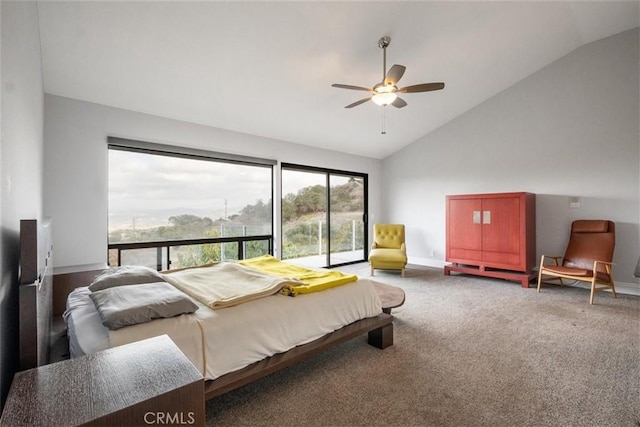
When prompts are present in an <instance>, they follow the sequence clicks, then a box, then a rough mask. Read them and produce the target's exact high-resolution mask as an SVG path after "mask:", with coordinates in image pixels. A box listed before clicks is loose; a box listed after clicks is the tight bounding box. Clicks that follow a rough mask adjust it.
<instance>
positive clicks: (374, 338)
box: [20, 220, 393, 400]
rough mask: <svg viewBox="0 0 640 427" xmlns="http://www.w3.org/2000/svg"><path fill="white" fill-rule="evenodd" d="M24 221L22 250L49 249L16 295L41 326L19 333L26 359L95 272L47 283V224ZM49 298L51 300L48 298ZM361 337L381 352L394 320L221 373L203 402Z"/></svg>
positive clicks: (366, 323) (372, 322) (361, 323)
mask: <svg viewBox="0 0 640 427" xmlns="http://www.w3.org/2000/svg"><path fill="white" fill-rule="evenodd" d="M28 221H29V224H28V227H29V232H28V233H27V232H25V234H28V236H26V235H25V240H24V241H23V240H22V238H21V246H23V247H24V251H26V252H28V253H39V252H38V251H37V250H35V251H34V246H33V245H34V244H37V242H38V241H46V242H47V245H48V246H47V247H48V248H49V249H48V251H47V252H48V255H47V258H46V259H47V261H46V262H45V265H46V266H47V269H46V272H47V273H46V274H43V277H45V278H46V280H43V281H42V282H41V285H40V286H37V287H36V286H35V284H33V285H34V286H33V287H32V288H30V290H29V292H25V295H27V294H28V295H29V296H28V297H26V298H24V301H23V298H22V292H21V298H20V311H21V318H22V313H23V312H24V314H25V315H27V316H30V318H32V319H36V318H37V321H38V322H37V323H36V322H33V324H37V325H42V326H38V330H37V334H36V335H37V340H36V339H34V337H35V336H36V335H34V332H33V331H28V333H27V331H25V333H24V334H23V331H22V329H21V330H20V353H21V356H20V358H21V360H22V353H23V345H24V348H25V356H27V355H28V353H29V352H28V351H27V350H31V349H32V348H33V347H34V345H33V343H34V342H37V343H38V344H37V348H38V350H39V352H43V351H44V350H43V349H48V348H49V346H50V345H51V338H50V337H49V335H50V331H51V319H52V314H53V315H54V316H56V315H60V314H61V312H59V311H60V308H61V307H64V304H65V302H64V301H66V298H67V296H68V294H69V292H71V290H73V289H74V288H76V287H79V286H87V285H88V284H89V283H90V282H91V280H92V279H93V277H95V276H96V274H97V273H98V271H96V270H93V271H88V272H87V271H85V272H77V273H66V274H63V275H56V276H55V277H53V280H51V274H50V272H51V269H52V268H51V264H52V263H51V255H52V251H51V244H50V242H51V235H50V233H51V226H50V223H49V224H47V225H46V227H45V226H43V227H40V230H38V226H37V224H36V223H35V220H28ZM31 221H33V222H31ZM34 230H38V231H37V233H35V234H36V235H35V236H34ZM40 233H43V234H40ZM21 235H22V232H21ZM41 252H42V251H41ZM43 262H44V261H43ZM36 264H37V263H27V264H24V263H22V268H23V269H24V268H27V269H29V270H31V271H30V272H29V274H33V266H34V265H36ZM24 275H25V274H24V271H23V276H24ZM29 277H31V276H29ZM21 287H22V285H21ZM56 288H57V289H56ZM36 291H37V292H36ZM35 294H37V298H35V297H33V295H35ZM52 295H53V300H52V298H51V296H52ZM23 303H24V307H23ZM52 306H53V307H54V309H52ZM23 323H24V322H23V321H22V319H21V325H22V324H23ZM365 333H368V342H369V344H371V345H373V346H375V347H378V348H380V349H384V348H387V347H389V346H391V345H393V316H391V315H390V314H387V313H381V314H379V315H378V316H375V317H371V318H367V319H362V320H358V321H356V322H354V323H351V324H349V325H346V326H344V327H342V328H340V329H338V330H337V331H334V332H332V333H329V334H327V335H324V336H323V337H320V338H319V339H317V340H315V341H312V342H310V343H307V344H303V345H300V346H297V347H294V348H293V349H291V350H289V351H286V352H284V353H279V354H275V355H273V356H271V357H267V358H265V359H263V360H261V361H259V362H256V363H253V364H252V365H249V366H247V367H245V368H243V369H240V370H238V371H235V372H231V373H229V374H226V375H223V376H221V377H219V378H217V379H215V380H211V381H207V382H206V383H205V398H206V399H207V400H208V399H211V398H214V397H216V396H219V395H221V394H224V393H226V392H228V391H231V390H234V389H236V388H239V387H242V386H244V385H246V384H249V383H251V382H253V381H256V380H258V379H260V378H262V377H264V376H267V375H269V374H271V373H273V372H276V371H279V370H281V369H284V368H286V367H288V366H291V365H293V364H295V363H298V362H300V361H302V360H305V359H307V358H309V357H312V356H314V355H316V354H318V353H321V352H323V351H325V350H327V349H329V348H332V347H335V346H337V345H339V344H341V343H343V342H346V341H349V340H351V339H353V338H356V337H358V336H361V335H363V334H365ZM47 362H48V357H47V353H43V354H42V355H41V356H40V357H39V358H38V360H37V362H30V363H28V364H25V365H24V366H22V369H28V368H31V367H35V366H39V365H41V364H45V363H47ZM29 365H32V366H29Z"/></svg>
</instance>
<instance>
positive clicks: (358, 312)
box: [65, 279, 382, 380]
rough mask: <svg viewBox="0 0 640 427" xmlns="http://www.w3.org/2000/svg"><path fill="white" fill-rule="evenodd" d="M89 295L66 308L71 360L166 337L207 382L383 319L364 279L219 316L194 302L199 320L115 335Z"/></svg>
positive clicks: (159, 323)
mask: <svg viewBox="0 0 640 427" xmlns="http://www.w3.org/2000/svg"><path fill="white" fill-rule="evenodd" d="M87 292H88V291H87V290H85V289H83V288H79V289H76V290H75V291H73V292H72V293H71V294H70V295H69V299H68V303H67V304H68V309H67V313H66V314H65V318H66V319H67V322H68V324H69V334H70V348H71V355H72V356H73V357H76V356H79V355H82V354H87V353H91V352H94V351H98V350H101V349H104V348H108V347H115V346H118V345H123V344H127V343H130V342H133V341H138V340H141V339H144V338H149V337H153V336H156V335H161V334H167V335H169V337H171V338H172V339H173V341H174V342H175V343H176V345H177V346H178V347H180V349H181V350H182V351H183V352H184V353H185V355H186V356H187V357H188V358H189V359H190V360H191V362H192V363H193V364H194V365H195V366H196V367H197V368H198V369H200V371H201V372H202V374H203V375H204V377H205V379H208V380H211V379H215V378H218V377H220V376H222V375H224V374H227V373H229V372H233V371H236V370H238V369H242V368H244V367H245V366H247V365H250V364H251V363H254V362H257V361H259V360H262V359H264V358H265V357H269V356H272V355H274V354H276V353H281V352H284V351H287V350H290V349H292V348H293V347H295V346H297V345H301V344H305V343H308V342H311V341H313V340H315V339H317V338H320V337H321V336H323V335H326V334H327V333H330V332H333V331H335V330H337V329H340V328H341V327H343V326H345V325H347V324H349V323H353V322H355V321H356V320H359V319H363V318H367V317H373V316H377V315H378V314H380V313H382V308H381V303H380V299H379V298H378V295H377V293H376V292H375V290H374V288H373V285H372V283H371V281H370V280H368V279H361V280H358V281H357V282H353V283H349V284H346V285H342V286H338V287H335V288H332V289H327V290H325V291H321V292H314V293H310V294H303V295H298V296H296V297H288V296H284V295H280V294H277V295H273V296H269V297H265V298H262V299H259V300H256V301H251V302H247V303H244V304H241V305H238V306H235V307H230V308H225V309H221V310H215V311H214V310H211V309H209V308H207V307H206V306H205V305H204V304H201V303H199V302H196V303H197V304H198V306H199V307H200V308H199V309H198V311H196V312H195V313H193V314H188V315H182V316H178V317H175V318H171V319H159V320H154V321H152V322H149V323H143V324H139V325H135V326H128V327H124V328H121V329H118V330H115V331H111V330H108V329H107V328H105V327H104V326H102V324H101V320H100V316H99V315H98V313H97V311H96V310H95V307H94V306H93V303H92V301H91V299H90V298H89V296H88V293H87ZM87 301H88V302H87ZM105 335H106V341H105Z"/></svg>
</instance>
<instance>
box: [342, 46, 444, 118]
mask: <svg viewBox="0 0 640 427" xmlns="http://www.w3.org/2000/svg"><path fill="white" fill-rule="evenodd" d="M389 43H391V38H390V37H382V38H381V39H380V40H378V47H379V48H381V49H382V50H383V58H382V81H381V82H380V83H378V84H377V85H375V86H374V87H373V88H368V87H362V86H352V85H345V84H340V83H334V84H332V85H331V86H332V87H337V88H340V89H351V90H363V91H366V92H371V95H370V96H368V97H366V98H364V99H361V100H360V101H356V102H354V103H353V104H349V105H347V106H346V107H344V108H353V107H357V106H358V105H360V104H364V103H365V102H367V101H369V100H371V101H373V102H375V103H376V104H378V105H381V106H383V107H386V106H387V105H393V106H394V107H396V108H403V107H406V106H407V103H406V102H405V101H404V100H403V99H402V98H400V97H399V96H398V94H399V93H416V92H430V91H432V90H440V89H443V88H444V83H422V84H417V85H411V86H405V87H403V88H398V86H397V84H398V81H399V80H400V79H401V78H402V75H403V74H404V71H405V69H406V67H405V66H403V65H398V64H395V65H393V66H392V67H391V68H389V71H388V72H387V47H388V46H389Z"/></svg>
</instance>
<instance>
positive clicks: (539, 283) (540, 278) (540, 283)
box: [538, 266, 542, 292]
mask: <svg viewBox="0 0 640 427" xmlns="http://www.w3.org/2000/svg"><path fill="white" fill-rule="evenodd" d="M541 286H542V266H540V271H539V272H538V292H540V287H541Z"/></svg>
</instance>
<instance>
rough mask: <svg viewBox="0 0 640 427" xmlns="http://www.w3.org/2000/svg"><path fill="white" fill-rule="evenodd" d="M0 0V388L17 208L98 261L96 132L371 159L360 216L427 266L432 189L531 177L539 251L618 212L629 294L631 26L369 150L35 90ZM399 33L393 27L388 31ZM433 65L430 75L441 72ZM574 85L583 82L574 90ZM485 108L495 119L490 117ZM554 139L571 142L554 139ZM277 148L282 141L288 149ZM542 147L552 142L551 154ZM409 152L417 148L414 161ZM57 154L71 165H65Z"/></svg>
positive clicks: (436, 252) (72, 250)
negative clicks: (390, 149)
mask: <svg viewBox="0 0 640 427" xmlns="http://www.w3.org/2000/svg"><path fill="white" fill-rule="evenodd" d="M5 3H7V2H3V5H2V32H3V37H2V49H3V57H2V68H3V70H2V77H3V92H2V105H3V106H2V134H3V140H2V170H1V172H2V186H3V187H2V205H1V206H2V227H3V239H2V258H1V260H0V262H1V263H2V264H1V267H2V270H1V271H2V277H3V279H2V292H1V293H0V294H1V295H2V300H1V304H2V305H1V312H2V320H1V330H0V334H1V335H0V339H1V341H2V354H1V359H0V362H1V365H2V383H1V386H2V392H3V396H4V395H5V394H6V392H7V390H8V386H9V381H10V378H11V375H12V366H13V365H14V363H15V354H14V353H13V352H12V343H14V342H15V334H16V326H15V310H14V309H13V308H12V307H13V306H14V305H13V304H12V301H13V299H14V298H15V293H14V291H13V290H12V288H11V286H10V284H11V283H14V282H15V279H14V278H15V277H17V259H16V258H17V252H16V238H17V229H18V221H19V219H21V218H28V217H35V218H41V217H43V216H52V217H54V218H55V230H54V232H55V233H56V234H55V237H54V241H55V244H56V250H57V253H58V254H59V255H58V258H57V259H56V260H55V263H56V264H55V265H56V267H61V268H64V267H71V266H82V265H94V264H96V263H101V262H103V259H104V251H105V248H106V233H105V231H104V230H105V229H106V197H105V196H104V195H105V191H106V181H105V180H104V179H102V178H100V177H103V176H105V173H102V172H100V173H98V172H96V171H101V170H105V169H104V166H103V165H104V156H106V153H105V152H104V150H103V147H104V140H105V138H106V136H108V135H115V136H125V137H137V138H143V139H146V140H151V141H161V142H174V143H182V144H184V145H188V146H199V145H200V144H203V142H202V141H204V140H207V141H209V140H211V141H219V142H217V143H216V146H215V147H213V149H215V150H218V151H225V150H231V149H232V148H233V151H234V152H242V153H243V154H248V155H251V154H254V155H255V154H256V153H260V155H261V156H263V157H270V158H278V160H280V161H288V162H292V163H299V164H313V165H316V166H322V167H331V168H336V169H343V170H357V171H361V172H365V173H368V174H369V177H370V181H369V186H370V200H369V212H370V214H371V215H372V219H373V220H374V221H375V220H377V219H381V220H393V221H397V222H403V223H405V224H407V227H408V229H410V230H411V231H410V232H409V233H408V236H407V244H408V247H409V248H410V252H409V255H410V258H411V262H412V263H415V264H422V265H435V266H438V265H439V264H442V263H443V262H444V257H443V250H444V231H443V230H444V195H446V194H455V193H461V192H464V193H470V192H494V191H503V190H504V191H511V190H513V191H531V192H534V193H537V194H539V198H538V204H539V205H538V218H539V219H538V221H539V222H538V236H537V240H538V253H539V254H540V253H549V252H552V253H555V252H561V251H562V246H563V244H564V242H565V239H566V230H567V228H568V224H569V223H570V221H571V220H572V219H576V218H581V217H606V218H610V219H612V220H614V221H616V222H617V223H618V224H620V227H619V241H618V245H617V248H616V251H617V252H616V260H615V261H616V263H617V267H616V271H620V277H619V278H618V279H617V280H618V281H619V282H621V285H622V286H626V287H627V288H628V289H629V292H633V291H634V290H635V292H636V293H637V289H638V284H637V281H636V280H635V279H634V278H633V276H632V272H633V268H634V266H635V262H636V260H637V255H638V254H637V252H638V247H639V246H640V243H639V242H640V227H639V223H640V213H639V212H640V202H639V200H640V184H639V183H638V182H639V180H640V179H639V177H640V157H639V154H638V152H639V149H640V147H639V142H638V140H639V137H638V65H637V64H638V48H637V42H638V41H637V40H638V36H637V29H636V30H631V32H623V33H622V34H618V35H613V34H612V37H610V38H605V39H603V40H600V41H594V42H593V43H587V44H586V45H584V46H582V47H578V48H577V49H576V50H575V51H567V56H564V57H562V58H559V59H558V61H557V62H551V63H549V64H545V65H546V66H545V67H544V68H542V69H540V70H538V69H532V70H530V71H529V72H528V73H529V74H530V75H529V76H526V75H525V76H523V77H522V79H520V81H514V82H512V84H513V85H512V86H509V87H505V90H504V91H502V92H500V93H499V94H497V95H496V96H494V97H492V98H490V99H488V100H486V101H485V102H483V103H482V104H480V105H478V106H476V107H474V108H472V109H470V110H469V111H467V112H464V113H462V114H461V115H459V116H458V117H457V118H455V119H453V120H451V121H449V122H447V123H446V124H443V125H442V126H440V127H438V128H437V129H435V130H434V131H433V132H431V133H429V134H427V135H425V136H418V137H416V138H415V139H414V140H415V142H414V143H413V144H411V145H409V146H407V147H406V148H404V149H401V150H399V151H397V152H395V153H393V154H391V153H387V154H386V155H384V156H382V157H375V156H374V157H370V156H358V155H354V154H346V153H342V154H340V153H336V152H335V151H329V150H323V149H320V148H310V147H309V146H306V145H301V144H292V143H289V142H285V141H283V140H276V139H266V138H261V137H257V136H253V135H248V134H246V133H238V132H232V131H226V130H222V129H218V128H214V127H209V126H203V125H197V124H193V123H187V122H185V121H178V120H172V119H167V118H162V117H159V116H153V115H149V114H143V113H139V112H134V111H130V110H127V109H119V108H113V107H108V106H104V105H98V104H96V103H89V102H85V101H81V100H77V99H71V98H73V97H64V96H58V95H56V94H54V93H48V92H46V88H45V87H44V82H43V77H42V74H43V73H45V77H46V72H47V70H46V69H44V70H43V69H42V65H41V58H40V51H41V46H40V44H41V41H40V39H39V35H38V33H39V28H38V18H37V7H36V6H35V5H34V4H29V3H26V2H25V3H24V4H23V5H22V6H20V7H15V6H14V5H10V4H5ZM636 10H637V9H636ZM637 25H638V24H637V11H636V16H635V24H634V25H632V26H630V27H628V28H624V29H623V30H628V29H631V28H633V27H636V26H637ZM374 29H375V33H374V32H373V31H371V34H374V36H373V39H372V40H371V41H367V42H366V43H369V44H370V45H371V47H369V44H367V45H360V44H358V45H357V46H356V45H355V44H352V43H351V42H350V43H345V46H344V49H345V51H346V52H349V51H350V50H353V49H358V50H362V51H363V55H365V56H366V57H367V60H368V61H370V63H371V67H373V68H374V71H377V70H378V66H379V61H380V53H379V51H378V49H377V47H376V46H375V42H376V40H377V38H378V37H379V36H380V35H381V34H380V32H381V31H382V30H381V29H379V28H378V29H376V28H374ZM382 29H385V28H384V27H382ZM623 30H621V31H623ZM633 31H635V33H634V32H633ZM369 38H370V37H369ZM397 40H400V39H394V41H397ZM319 44H320V45H322V43H319ZM576 47H577V46H576ZM320 52H322V50H320ZM401 52H402V47H401V44H400V42H399V41H398V44H394V45H392V47H391V48H390V50H389V57H390V61H392V62H393V61H394V58H398V57H399V56H400V54H401ZM394 55H396V56H394ZM415 61H416V59H414V57H413V55H409V56H408V57H407V58H406V59H403V60H402V61H401V60H399V59H398V61H397V62H400V63H404V64H405V65H407V66H408V70H409V71H411V66H412V63H415ZM368 68H369V66H368V65H367V66H365V65H362V68H361V69H360V70H354V75H353V83H358V82H359V81H360V80H359V76H362V75H366V74H365V73H366V72H368ZM356 71H357V72H356ZM341 77H345V78H346V76H343V75H340V74H339V75H337V76H335V77H333V76H331V77H330V79H329V81H328V82H327V84H326V85H325V86H326V90H327V94H326V96H331V97H332V100H333V102H335V104H336V105H335V111H334V113H335V114H342V113H344V112H343V111H342V107H343V106H344V105H345V104H346V103H347V102H350V101H349V100H350V98H349V96H348V95H349V94H348V93H346V94H345V93H335V92H332V91H334V89H332V88H330V87H329V84H330V83H333V82H334V81H336V80H337V79H338V78H341ZM422 77H424V78H425V79H426V80H425V81H431V80H430V76H429V75H428V74H427V75H423V74H422V73H420V74H419V75H415V74H413V75H412V77H411V81H409V80H408V78H409V75H407V76H406V77H405V78H406V79H407V83H413V82H417V81H423V80H422ZM446 78H447V76H446V75H444V76H442V80H443V81H446ZM435 79H436V77H434V80H435ZM349 80H351V79H349ZM339 81H342V79H341V80H339ZM5 82H6V83H5ZM348 82H349V81H345V83H348ZM601 82H607V84H606V85H604V84H603V85H601V84H600V83H601ZM323 84H324V83H323ZM585 86H586V87H589V88H590V90H589V91H587V92H584V91H583V90H582V89H583V88H584V87H585ZM598 89H602V90H598ZM442 93H443V94H444V93H445V92H444V91H443V92H442ZM418 96H420V97H422V98H417V97H418ZM407 100H408V101H409V102H410V105H409V107H411V105H412V104H413V105H420V104H421V103H424V105H426V106H427V108H429V107H428V106H429V102H430V101H429V95H428V94H425V95H415V96H413V97H412V98H410V99H409V97H407ZM545 106H553V107H549V108H545ZM603 109H604V111H603ZM405 110H408V109H405ZM369 111H370V114H369V115H368V118H366V121H365V123H366V126H364V125H363V128H365V129H367V130H370V131H372V132H373V134H375V138H378V132H379V122H380V120H379V119H380V117H379V114H378V113H377V112H376V111H375V110H369ZM405 112H406V111H402V113H405ZM603 113H607V114H605V115H603ZM398 114H400V113H398ZM391 119H392V117H391V114H389V117H388V120H389V122H388V124H387V130H388V135H386V136H392V126H391V125H392V121H391ZM496 122H499V123H500V126H499V127H496V126H490V125H488V124H492V123H496ZM541 123H545V124H546V126H541V125H540V124H541ZM372 138H373V137H372ZM457 141H462V143H456V142H457ZM564 141H571V142H572V143H573V144H574V145H573V146H572V147H569V148H567V149H560V148H561V143H563V142H564ZM608 141H612V142H611V143H609V142H608ZM613 141H615V142H613ZM410 142H413V141H410ZM605 142H606V143H605ZM514 147H515V148H514ZM575 152H579V153H580V156H579V158H580V160H582V161H581V162H580V163H579V164H576V162H575V157H576V156H575ZM280 153H286V158H282V157H283V156H281V155H280ZM549 153H555V155H554V156H552V159H550V158H549ZM418 159H422V160H421V161H420V162H419V163H417V162H418ZM596 160H597V163H598V166H604V168H600V167H596V168H594V171H593V172H592V173H589V171H588V168H585V165H584V163H596ZM34 162H35V164H34ZM70 162H71V166H72V167H68V166H69V164H70ZM416 163H417V164H416ZM416 195H418V196H416ZM572 198H578V199H579V201H580V203H581V207H580V208H579V209H572V208H569V201H570V199H572ZM80 213H83V214H82V215H81V214H80ZM634 287H635V289H634Z"/></svg>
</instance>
